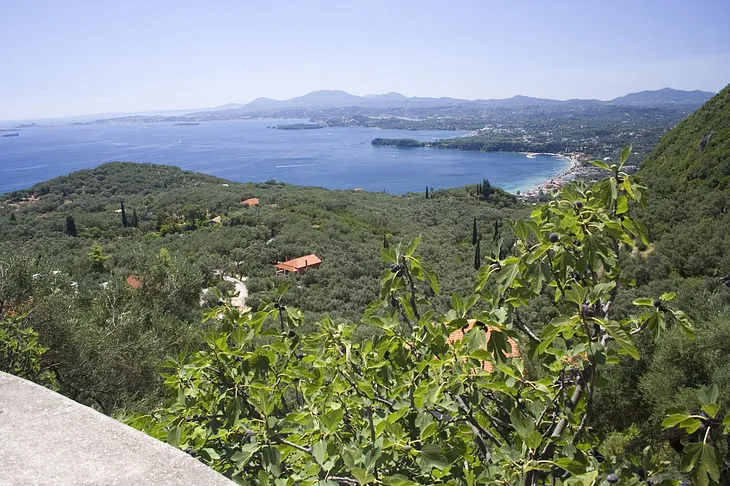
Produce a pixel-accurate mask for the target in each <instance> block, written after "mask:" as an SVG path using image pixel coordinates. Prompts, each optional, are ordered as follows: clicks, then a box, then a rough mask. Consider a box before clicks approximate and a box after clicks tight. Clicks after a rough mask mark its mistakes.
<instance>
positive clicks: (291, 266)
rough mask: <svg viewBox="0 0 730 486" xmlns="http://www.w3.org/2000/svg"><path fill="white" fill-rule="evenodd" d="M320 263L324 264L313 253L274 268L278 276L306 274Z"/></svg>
mask: <svg viewBox="0 0 730 486" xmlns="http://www.w3.org/2000/svg"><path fill="white" fill-rule="evenodd" d="M320 263H322V260H320V259H319V257H318V256H317V255H315V254H314V253H311V254H309V255H306V256H303V257H299V258H294V259H293V260H287V261H285V262H279V263H277V264H276V265H274V267H275V268H276V274H277V275H283V274H285V273H293V272H296V273H304V272H306V271H307V270H308V269H310V268H317V267H318V266H319V265H320Z"/></svg>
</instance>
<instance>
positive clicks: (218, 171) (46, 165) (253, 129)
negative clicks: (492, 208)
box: [0, 119, 569, 194]
mask: <svg viewBox="0 0 730 486" xmlns="http://www.w3.org/2000/svg"><path fill="white" fill-rule="evenodd" d="M302 122H306V120H272V119H254V120H236V121H221V122H204V123H201V124H200V125H174V124H168V123H150V124H115V125H65V126H54V127H39V128H30V129H21V130H19V132H20V136H18V137H7V138H0V194H2V193H5V192H9V191H13V190H18V189H24V188H27V187H30V186H31V185H33V184H35V183H37V182H42V181H45V180H48V179H50V178H53V177H56V176H59V175H64V174H68V173H70V172H73V171H75V170H79V169H86V168H91V167H96V166H97V165H99V164H102V163H104V162H111V161H126V162H151V163H155V164H167V165H175V166H178V167H181V168H183V169H186V170H194V171H199V172H204V173H207V174H212V175H216V176H219V177H222V178H225V179H230V180H233V181H238V182H249V181H253V182H261V181H266V180H270V179H275V180H277V181H283V182H288V183H292V184H299V185H309V186H321V187H326V188H328V189H354V188H362V189H364V190H368V191H383V190H384V191H387V192H389V193H392V194H403V193H406V192H412V191H423V190H424V189H425V187H426V186H429V187H434V188H437V189H438V188H450V187H460V186H464V185H467V184H474V183H477V182H479V181H481V180H482V179H484V178H486V179H489V180H490V182H491V183H492V185H495V186H499V187H501V188H503V189H505V190H507V191H510V192H516V191H519V190H526V189H529V188H531V187H533V186H535V185H536V184H538V183H540V182H542V181H544V180H546V179H549V178H551V177H554V176H556V175H557V174H558V173H560V172H562V171H563V170H565V169H566V168H567V167H568V166H569V163H568V161H567V160H565V159H562V158H558V157H552V156H549V155H538V156H536V157H534V158H528V157H526V156H525V155H524V154H518V153H510V152H470V151H461V150H445V149H432V148H407V149H399V148H396V147H388V146H386V147H373V146H372V145H371V144H370V142H371V141H372V139H373V138H377V137H381V138H414V139H417V140H420V141H431V140H434V139H440V138H450V137H455V136H463V135H465V134H466V133H465V132H453V131H438V130H435V131H403V130H381V129H376V128H362V127H352V128H349V127H345V128H322V129H314V130H274V129H271V128H267V127H268V126H273V125H279V124H288V123H302Z"/></svg>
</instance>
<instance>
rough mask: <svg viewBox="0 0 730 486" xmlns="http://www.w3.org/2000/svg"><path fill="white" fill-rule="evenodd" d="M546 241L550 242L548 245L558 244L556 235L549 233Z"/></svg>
mask: <svg viewBox="0 0 730 486" xmlns="http://www.w3.org/2000/svg"><path fill="white" fill-rule="evenodd" d="M548 241H550V243H557V242H558V234H557V233H550V234H549V235H548Z"/></svg>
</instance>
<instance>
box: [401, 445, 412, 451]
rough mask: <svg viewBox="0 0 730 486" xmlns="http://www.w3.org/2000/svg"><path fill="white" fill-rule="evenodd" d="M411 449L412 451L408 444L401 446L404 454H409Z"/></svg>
mask: <svg viewBox="0 0 730 486" xmlns="http://www.w3.org/2000/svg"><path fill="white" fill-rule="evenodd" d="M411 449H413V447H411V446H410V445H409V444H406V445H404V446H403V451H404V452H411Z"/></svg>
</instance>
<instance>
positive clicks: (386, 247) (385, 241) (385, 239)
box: [383, 233, 390, 250]
mask: <svg viewBox="0 0 730 486" xmlns="http://www.w3.org/2000/svg"><path fill="white" fill-rule="evenodd" d="M383 248H385V249H386V250H387V249H388V248H390V245H389V244H388V235H387V234H385V233H383Z"/></svg>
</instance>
